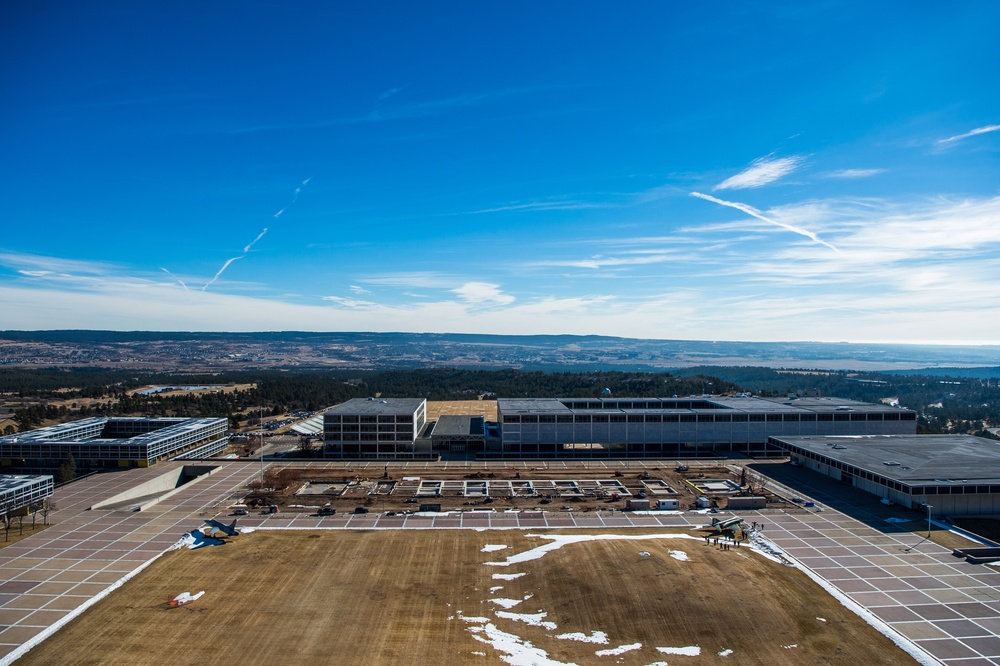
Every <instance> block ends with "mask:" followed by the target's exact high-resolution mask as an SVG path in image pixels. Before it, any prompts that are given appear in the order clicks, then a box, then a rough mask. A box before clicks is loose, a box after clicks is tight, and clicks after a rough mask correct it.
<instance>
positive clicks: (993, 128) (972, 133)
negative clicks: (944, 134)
mask: <svg viewBox="0 0 1000 666" xmlns="http://www.w3.org/2000/svg"><path fill="white" fill-rule="evenodd" d="M998 130H1000V125H985V126H983V127H977V128H976V129H974V130H970V131H968V132H966V133H965V134H956V135H955V136H949V137H948V138H947V139H940V140H939V141H938V144H946V143H954V142H955V141H961V140H963V139H968V138H969V137H973V136H978V135H980V134H989V133H990V132H996V131H998Z"/></svg>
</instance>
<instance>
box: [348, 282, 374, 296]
mask: <svg viewBox="0 0 1000 666" xmlns="http://www.w3.org/2000/svg"><path fill="white" fill-rule="evenodd" d="M348 289H350V290H351V291H352V292H354V293H355V294H370V293H372V292H371V291H369V290H368V289H365V288H364V287H359V286H358V285H356V284H352V285H350V286H349V287H348Z"/></svg>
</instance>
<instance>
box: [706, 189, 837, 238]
mask: <svg viewBox="0 0 1000 666" xmlns="http://www.w3.org/2000/svg"><path fill="white" fill-rule="evenodd" d="M691 196H693V197H698V198H699V199H704V200H705V201H711V202H712V203H717V204H719V205H720V206H728V207H729V208H735V209H736V210H739V211H742V212H744V213H746V214H747V215H749V216H751V217H756V218H757V219H758V220H762V221H764V222H767V223H768V224H773V225H774V226H776V227H781V228H782V229H786V230H788V231H791V232H792V233H796V234H799V235H800V236H805V237H806V238H809V239H811V240H813V241H814V242H816V243H819V244H820V245H825V246H826V247H828V248H830V249H831V250H833V251H834V252H840V250H838V249H837V247H836V246H834V245H832V244H831V243H827V242H826V241H825V240H823V239H822V238H820V237H819V236H817V235H816V234H814V233H813V232H811V231H809V230H808V229H802V228H801V227H796V226H794V225H791V224H786V223H784V222H779V221H778V220H772V219H771V218H769V217H767V216H766V215H764V214H763V213H761V212H760V211H759V210H757V209H756V208H754V207H753V206H748V205H747V204H742V203H738V202H736V201H726V200H725V199H716V198H715V197H713V196H709V195H708V194H702V193H701V192H692V193H691Z"/></svg>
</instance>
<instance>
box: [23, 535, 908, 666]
mask: <svg viewBox="0 0 1000 666" xmlns="http://www.w3.org/2000/svg"><path fill="white" fill-rule="evenodd" d="M698 534H699V533H698V532H692V531H691V530H681V531H678V530H636V529H632V530H624V531H622V530H619V531H613V530H603V531H580V530H576V531H546V532H544V533H543V534H536V533H533V532H524V531H520V530H503V531H497V530H488V531H471V530H386V531H315V532H313V531H308V530H306V531H269V530H258V531H255V532H253V533H250V534H245V535H242V536H240V537H238V538H236V539H234V540H232V541H231V542H230V543H228V544H227V545H226V546H224V547H216V548H203V549H199V550H194V551H189V550H186V549H184V550H175V551H171V552H169V553H167V554H166V555H164V556H163V557H162V558H161V559H160V560H159V561H158V562H156V563H155V564H154V565H153V566H151V567H150V568H149V569H147V570H145V571H144V572H142V573H141V574H139V575H138V576H137V577H136V578H134V579H133V580H132V581H130V582H129V583H127V584H126V585H125V586H123V587H122V588H120V589H118V590H117V591H115V592H113V593H112V594H111V595H110V596H108V597H107V598H106V599H104V600H102V601H101V602H99V603H98V604H97V605H95V606H94V607H93V608H91V609H90V610H89V611H88V612H87V613H85V614H84V615H82V616H81V617H80V618H77V619H76V620H74V621H73V622H71V623H70V624H68V625H67V626H66V627H65V628H64V629H62V630H61V631H60V632H58V633H57V634H56V635H54V636H53V637H51V638H50V639H49V640H47V641H45V642H44V643H42V644H41V645H40V646H38V647H36V648H35V649H33V650H31V651H30V652H29V653H28V654H27V655H26V656H25V657H24V658H22V660H20V663H24V664H49V663H56V662H58V663H62V664H93V663H129V664H151V665H153V664H162V663H172V664H202V663H205V660H206V659H208V660H210V661H214V660H217V659H219V658H222V657H223V656H225V655H229V656H231V657H233V658H234V659H235V658H236V655H239V660H240V662H241V663H245V664H298V663H317V664H323V663H325V664H397V663H408V664H417V665H420V664H428V665H430V664H444V663H482V664H495V663H504V662H505V663H512V664H527V663H538V664H554V663H570V662H575V663H582V664H588V663H603V662H605V661H607V662H608V663H621V664H649V663H654V662H663V661H669V662H670V663H690V664H697V663H708V662H712V663H715V662H718V661H722V662H723V663H740V664H775V663H802V664H805V663H810V664H821V663H822V664H855V663H879V664H909V663H913V660H912V658H911V657H909V656H908V655H906V654H905V653H904V652H903V651H902V650H900V649H898V648H897V647H895V646H894V645H893V644H892V643H891V642H890V641H889V640H888V639H886V638H885V637H884V636H882V635H881V634H879V633H878V632H876V631H875V630H874V629H872V628H871V627H870V626H868V625H867V624H865V623H864V622H863V621H862V620H861V619H860V618H859V617H858V616H857V615H855V614H854V613H852V612H850V611H849V610H848V609H847V608H845V607H844V606H842V605H841V604H840V603H839V602H837V601H836V600H835V599H834V598H833V597H831V596H830V595H829V594H827V593H826V592H825V591H824V590H823V589H821V588H820V587H819V586H818V585H816V584H815V583H813V582H812V581H811V580H809V579H808V578H807V577H806V576H804V575H803V574H802V573H801V572H800V571H798V570H797V569H795V568H792V567H787V566H784V565H782V564H779V563H777V562H773V561H771V560H768V559H766V558H765V557H763V556H761V555H759V554H757V553H754V552H751V551H750V550H749V549H747V548H746V547H744V548H740V549H732V550H727V551H723V550H719V549H718V548H716V547H714V546H710V545H706V543H705V541H704V540H703V539H702V538H700V536H697V535H698ZM601 535H605V536H607V535H614V536H617V537H618V538H617V539H606V538H602V537H601ZM547 537H554V538H555V540H554V539H553V538H547ZM559 540H563V542H560V541H559ZM560 543H561V547H557V548H552V546H553V545H557V544H560ZM540 546H547V548H546V549H541V550H534V549H537V548H539V547H540ZM533 550H534V552H532V553H531V554H530V555H524V554H525V553H528V552H529V551H533ZM518 554H521V555H520V557H519V556H518ZM532 556H537V559H529V558H531V557H532ZM508 558H510V559H511V560H512V562H508ZM519 559H524V561H518V560H519ZM490 563H494V564H490ZM505 565H506V566H505ZM517 574H521V575H517ZM497 576H501V577H502V578H500V577H497ZM201 590H205V596H204V597H202V598H201V599H200V600H198V601H197V602H195V603H194V604H191V605H189V606H184V607H181V608H170V607H169V606H168V605H167V604H166V603H165V602H166V601H167V598H168V597H169V596H174V595H177V594H179V593H180V592H183V591H189V592H192V593H196V592H199V591H201ZM750 618H752V621H749V620H750ZM529 643H530V645H529ZM658 648H663V650H660V649H658ZM695 653H697V654H695Z"/></svg>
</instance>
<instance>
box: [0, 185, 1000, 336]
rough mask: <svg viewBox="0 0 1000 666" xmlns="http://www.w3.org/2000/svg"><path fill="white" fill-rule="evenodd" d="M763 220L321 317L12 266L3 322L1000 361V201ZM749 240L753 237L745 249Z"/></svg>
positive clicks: (872, 203)
mask: <svg viewBox="0 0 1000 666" xmlns="http://www.w3.org/2000/svg"><path fill="white" fill-rule="evenodd" d="M741 205H744V206H745V204H741ZM753 210H754V211H756V212H757V213H758V214H760V215H761V216H762V217H764V218H766V219H767V221H765V220H761V219H759V218H757V217H754V216H751V217H750V218H747V220H746V222H741V223H740V224H738V225H733V224H720V225H704V226H698V227H689V228H685V229H681V230H679V231H678V232H676V235H675V236H670V235H664V236H656V237H651V236H642V235H639V236H636V237H634V238H628V237H618V238H615V239H614V240H615V244H614V245H611V244H610V243H604V244H602V240H601V239H593V242H594V244H595V245H594V247H593V248H588V250H589V251H583V252H581V254H582V255H584V257H583V258H582V259H580V260H578V261H577V260H573V259H570V260H569V261H568V263H570V264H573V263H575V264H579V265H584V264H585V263H586V262H587V261H590V262H594V263H595V264H596V265H597V266H598V267H600V268H603V269H604V270H603V271H602V272H601V271H594V270H593V269H592V268H588V269H587V270H586V271H583V270H580V271H577V272H575V273H574V274H573V275H571V276H568V277H567V276H566V275H563V274H562V273H563V271H564V267H562V266H558V265H557V266H555V269H554V270H552V269H549V270H551V272H552V275H548V274H546V273H545V271H546V268H545V266H546V265H552V264H555V262H546V263H544V264H539V265H537V266H536V267H534V269H533V270H534V273H530V272H529V273H528V274H526V270H525V269H526V267H527V268H531V267H530V266H528V264H527V260H526V261H525V263H523V264H518V265H515V266H510V267H508V269H509V270H510V273H509V274H506V275H504V276H500V275H495V274H493V273H490V272H489V271H490V268H489V267H488V266H484V267H483V268H482V272H481V274H480V275H481V277H480V278H478V279H469V278H459V277H456V276H454V275H448V274H443V273H436V272H410V273H392V274H383V275H377V276H374V277H373V281H372V282H368V281H366V280H362V279H361V278H354V279H352V280H351V283H352V286H360V288H361V289H364V288H365V286H367V285H368V284H382V283H384V284H389V285H391V286H400V285H413V284H414V283H421V284H424V285H430V286H429V287H427V288H426V289H417V288H413V290H407V289H400V290H399V292H401V293H399V294H394V296H393V297H394V298H398V299H401V302H400V301H392V302H388V301H385V302H382V301H380V300H378V299H376V298H374V297H363V296H361V295H360V292H358V291H356V290H354V289H353V288H352V289H351V290H350V291H347V289H345V292H347V293H346V294H344V295H336V296H329V297H326V298H325V299H323V300H320V299H316V300H313V301H311V302H302V301H299V302H291V301H290V300H289V298H291V297H282V298H281V299H279V298H264V297H261V296H259V295H251V294H253V293H257V294H259V293H260V291H259V289H258V291H257V292H249V291H248V292H246V293H241V294H234V293H232V292H233V288H234V286H235V285H232V284H227V285H226V291H228V292H229V293H215V292H211V291H210V292H201V291H197V290H192V291H190V292H189V291H185V289H184V288H183V287H182V286H181V284H180V282H179V281H175V280H172V279H171V278H170V276H167V275H166V274H165V273H163V272H161V271H159V270H153V271H151V272H149V273H143V272H141V271H135V270H128V269H125V268H122V267H115V266H113V265H110V264H105V263H100V262H95V263H90V262H81V261H73V260H63V259H59V258H51V257H33V256H30V255H27V256H21V255H13V254H6V255H0V263H4V264H5V265H9V266H13V267H15V268H16V270H13V271H8V272H7V273H5V274H3V275H0V311H2V312H4V313H5V314H7V315H8V316H7V319H6V320H7V321H9V322H10V323H8V324H7V327H8V328H14V327H17V328H23V329H47V328H54V329H64V328H97V329H117V330H195V331H197V330H234V331H253V330H289V329H301V330H316V331H324V330H326V331H404V332H405V331H430V332H463V333H498V334H558V333H575V334H601V335H620V336H626V337H647V338H660V339H663V338H670V339H719V340H726V339H728V340H833V341H836V340H852V341H871V342H895V343H903V342H910V343H921V342H951V343H968V344H997V343H1000V330H998V329H997V326H996V322H998V321H1000V290H998V289H997V288H996V285H997V284H1000V224H998V220H1000V197H995V198H987V199H983V198H979V199H962V200H949V199H944V198H936V199H921V200H915V201H886V200H879V199H860V200H846V199H819V200H809V201H803V202H801V203H796V204H791V205H785V206H780V207H775V208H771V209H766V210H763V211H757V210H756V209H753ZM742 212H745V211H742ZM777 223H780V224H777ZM807 225H808V229H809V230H810V232H811V233H814V234H816V235H817V236H819V237H830V238H833V239H835V240H836V243H837V247H838V248H839V250H840V252H839V253H833V252H830V251H829V250H827V249H826V248H825V247H823V246H820V245H819V244H818V243H816V242H795V243H782V244H776V243H775V242H774V235H773V233H763V232H764V231H768V232H771V231H772V230H774V229H775V228H776V226H777V227H781V228H787V227H788V226H791V227H796V228H806V227H807ZM747 226H749V227H750V231H751V233H749V234H748V233H740V232H739V230H740V229H745V228H746V227H747ZM735 236H740V237H741V238H740V242H734V241H733V239H734V237H735ZM678 238H680V239H681V240H677V239H678ZM572 247H581V246H580V245H573V246H572ZM609 248H610V249H609ZM536 249H537V250H538V251H539V252H541V253H549V254H555V252H558V253H559V254H560V255H561V256H560V258H559V259H557V260H556V261H561V260H562V258H563V257H565V254H563V253H564V252H565V249H566V246H565V245H563V244H556V245H554V246H552V247H547V246H545V245H544V244H541V245H540V246H539V247H538V248H536ZM598 253H600V254H598ZM543 256H544V255H543ZM667 257H669V261H663V259H664V258H667ZM647 259H648V260H650V261H652V262H653V263H648V264H647V263H644V262H645V261H646V260H647ZM544 261H545V260H544V259H543V262H544ZM560 269H562V270H560ZM17 271H22V272H21V273H18V272H17ZM26 273H27V274H26ZM538 275H544V276H545V277H544V279H543V278H540V277H538ZM180 277H181V278H182V279H183V280H185V281H186V280H188V279H189V278H188V277H187V276H186V275H184V274H181V276H180ZM611 277H620V278H627V282H626V280H625V279H622V280H620V281H615V282H613V281H611V280H609V279H608V278H611ZM587 280H590V282H588V281H587ZM501 285H503V286H502V287H501ZM611 285H614V286H611ZM250 287H252V285H248V286H247V288H248V289H249V288H250ZM695 287H696V288H695ZM376 291H377V292H378V293H379V294H380V295H381V293H382V291H383V290H382V289H377V290H376ZM402 292H408V293H418V292H419V293H421V296H420V297H419V298H417V297H405V296H404V295H403V294H402ZM515 295H516V296H517V299H516V300H515V298H514V296H515Z"/></svg>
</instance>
